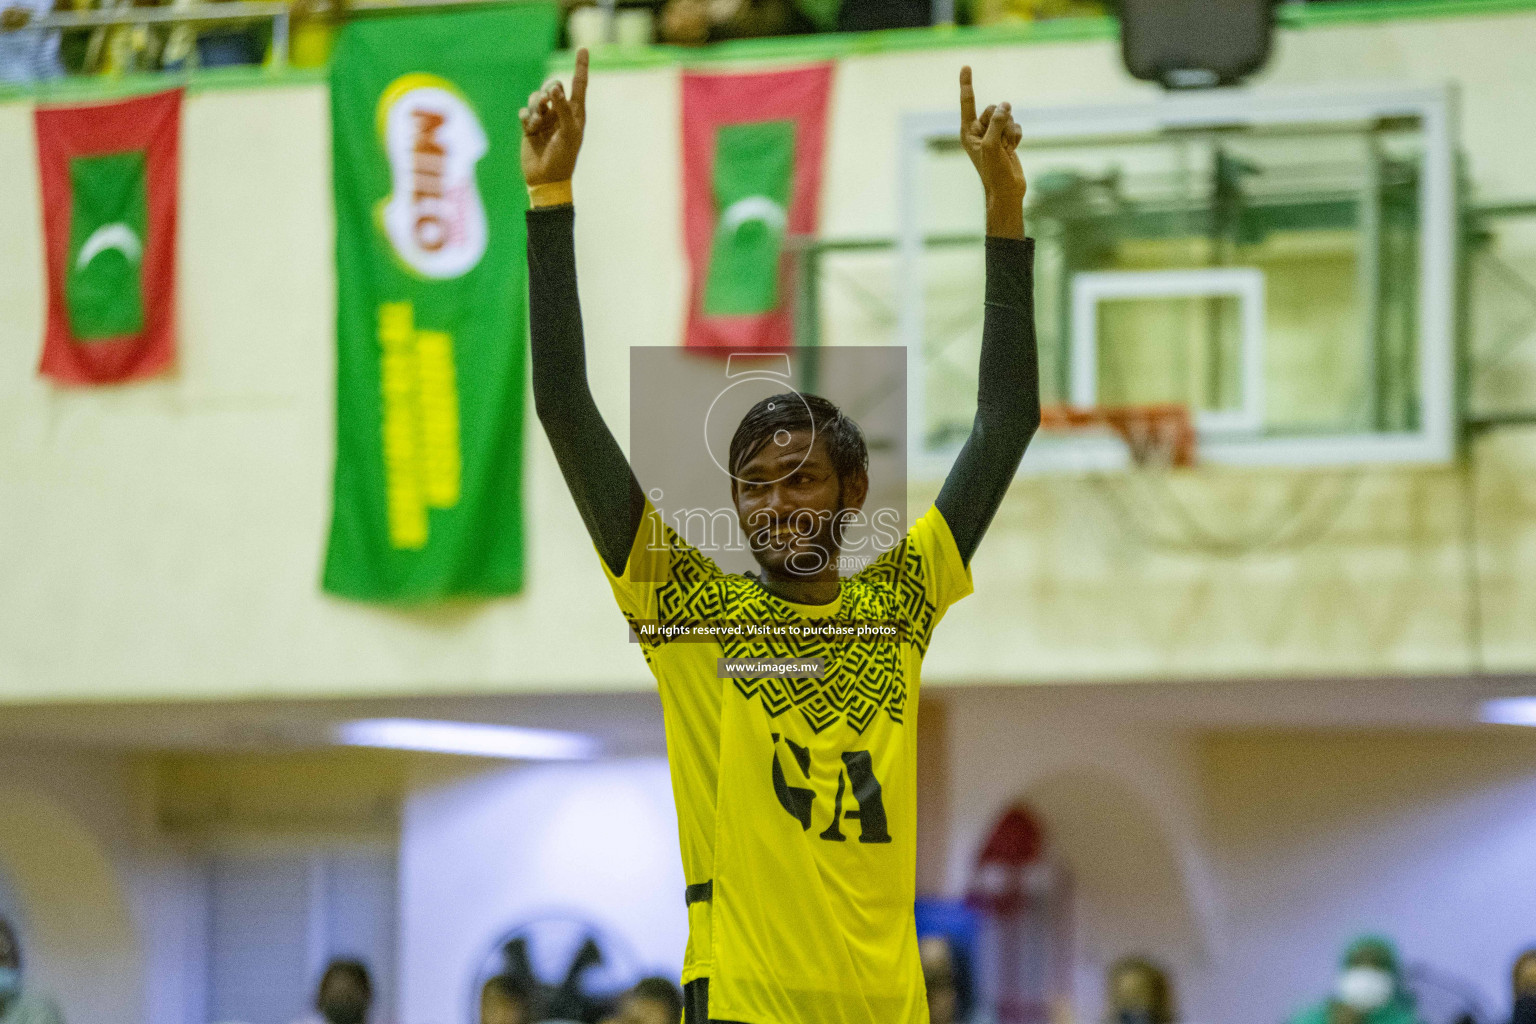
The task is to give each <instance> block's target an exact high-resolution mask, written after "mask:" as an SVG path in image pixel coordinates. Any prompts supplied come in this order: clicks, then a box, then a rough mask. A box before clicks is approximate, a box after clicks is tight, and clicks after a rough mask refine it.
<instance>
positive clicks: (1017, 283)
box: [934, 67, 1040, 565]
mask: <svg viewBox="0 0 1536 1024" xmlns="http://www.w3.org/2000/svg"><path fill="white" fill-rule="evenodd" d="M1022 136H1023V132H1022V130H1021V129H1020V128H1019V126H1018V125H1017V124H1015V123H1014V121H1013V115H1012V112H1011V111H1010V109H1009V105H1008V104H1007V103H1002V104H997V105H993V106H989V107H987V109H986V110H984V111H983V112H982V114H981V116H980V117H977V116H976V94H975V92H974V91H973V90H972V88H971V69H970V68H968V67H967V68H961V69H960V140H961V142H962V143H963V144H964V146H965V151H966V153H967V154H969V155H970V158H971V163H973V164H974V165H975V166H976V171H977V173H979V174H980V175H981V183H982V186H983V188H984V189H985V191H986V197H987V239H986V248H987V283H986V309H985V313H984V320H983V323H982V328H981V366H980V368H979V371H978V373H977V377H978V380H979V383H978V385H977V389H976V420H975V422H974V423H973V424H972V426H971V435H970V437H968V438H966V441H965V446H964V447H963V448H961V449H960V455H959V457H958V458H957V459H956V460H955V464H954V466H953V467H951V468H950V471H949V476H948V477H946V478H945V480H944V487H943V489H942V490H940V491H939V496H938V499H937V500H936V501H935V502H934V504H935V505H937V506H938V509H939V512H940V514H942V515H943V516H944V521H945V522H946V523H948V524H949V530H950V533H952V534H953V535H954V538H955V545H956V546H957V547H958V548H959V549H960V557H961V558H962V559H963V560H964V561H965V563H966V564H967V565H969V564H970V561H971V556H972V555H973V554H975V553H976V546H977V545H978V544H980V543H981V538H982V535H983V534H985V533H986V532H987V526H988V525H989V524H990V523H991V522H992V517H993V515H995V514H996V513H997V509H998V506H999V505H1001V504H1002V501H1003V495H1004V494H1006V493H1007V492H1008V485H1009V484H1010V483H1011V482H1012V481H1013V476H1014V473H1015V472H1017V471H1018V468H1019V460H1020V459H1022V458H1023V457H1024V449H1025V448H1027V447H1028V446H1029V441H1030V438H1032V437H1034V435H1035V430H1036V429H1037V428H1038V427H1039V426H1040V363H1039V356H1038V354H1037V352H1036V349H1035V307H1034V255H1035V247H1034V242H1033V240H1031V239H1027V238H1025V237H1024V188H1025V182H1024V170H1023V168H1022V167H1021V166H1020V164H1019V157H1018V153H1017V152H1016V149H1017V147H1018V144H1019V140H1020V138H1022Z"/></svg>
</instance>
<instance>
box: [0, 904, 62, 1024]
mask: <svg viewBox="0 0 1536 1024" xmlns="http://www.w3.org/2000/svg"><path fill="white" fill-rule="evenodd" d="M63 1021H64V1018H63V1017H62V1016H60V1014H59V1008H58V1007H57V1006H56V1005H55V1004H54V1002H53V1000H52V999H49V998H48V997H47V996H45V995H42V994H41V993H37V992H33V991H32V990H31V989H28V988H26V987H25V986H23V985H22V983H21V944H20V943H19V942H18V941H17V940H16V930H15V929H14V928H12V927H11V922H9V921H7V920H6V919H5V918H3V917H0V1024H63Z"/></svg>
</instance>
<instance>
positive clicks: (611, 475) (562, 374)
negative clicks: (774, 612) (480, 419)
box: [528, 205, 645, 575]
mask: <svg viewBox="0 0 1536 1024" xmlns="http://www.w3.org/2000/svg"><path fill="white" fill-rule="evenodd" d="M575 223H576V211H575V208H574V207H572V206H569V205H567V206H553V207H543V208H540V209H536V210H529V211H528V323H529V333H530V335H531V337H532V345H533V405H534V409H535V410H536V411H537V412H538V414H539V422H540V423H542V424H543V425H544V433H545V434H547V435H548V436H549V445H550V447H551V448H553V449H554V451H555V461H557V462H558V463H559V464H560V472H561V473H562V474H563V475H564V476H565V483H566V486H568V487H569V488H570V490H571V497H572V498H573V499H575V502H576V508H577V509H578V510H579V511H580V512H581V519H582V522H584V523H586V524H587V532H588V533H589V534H590V535H591V536H592V542H593V544H595V545H596V546H597V550H598V553H599V554H601V555H602V558H603V561H604V562H606V563H607V564H608V568H609V569H611V570H612V571H613V573H614V574H615V575H618V574H620V573H622V572H623V571H624V566H625V563H626V562H628V560H629V550H630V548H631V547H632V546H633V545H634V540H635V534H636V533H637V532H639V529H640V518H641V516H642V514H643V513H644V511H645V495H644V493H643V492H642V491H641V490H640V483H639V481H638V480H636V479H635V474H634V471H633V470H632V469H631V468H630V465H629V460H628V459H626V458H625V457H624V451H623V449H621V448H620V447H619V442H618V441H617V440H615V439H614V436H613V432H612V431H610V430H609V429H608V425H607V424H606V423H604V422H603V416H602V413H601V412H599V411H598V408H597V402H595V401H594V400H593V398H592V389H591V387H590V385H589V384H588V383H587V359H586V352H585V351H584V348H583V341H582V330H581V304H580V301H579V299H578V297H577V292H576V242H575Z"/></svg>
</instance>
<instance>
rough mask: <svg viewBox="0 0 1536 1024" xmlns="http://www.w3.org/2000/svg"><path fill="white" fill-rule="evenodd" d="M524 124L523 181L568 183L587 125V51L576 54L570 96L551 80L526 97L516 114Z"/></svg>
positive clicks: (583, 49)
mask: <svg viewBox="0 0 1536 1024" xmlns="http://www.w3.org/2000/svg"><path fill="white" fill-rule="evenodd" d="M517 116H518V118H519V119H520V120H521V121H522V122H523V148H522V160H523V180H524V181H525V182H527V183H528V184H529V185H544V184H547V183H549V182H552V181H569V180H570V178H571V175H572V174H574V173H575V171H576V154H577V153H579V152H581V134H582V132H583V131H584V130H585V129H586V126H587V51H586V48H585V47H583V48H582V49H580V50H577V51H576V74H575V75H574V76H572V78H571V95H570V97H569V98H567V97H566V95H565V86H563V85H561V84H560V82H559V81H558V80H557V81H554V82H551V83H550V84H548V85H546V86H545V87H544V88H542V89H540V90H539V91H538V92H536V93H534V94H533V95H532V96H529V97H528V105H527V106H526V107H524V108H523V109H522V110H520V111H518V114H517Z"/></svg>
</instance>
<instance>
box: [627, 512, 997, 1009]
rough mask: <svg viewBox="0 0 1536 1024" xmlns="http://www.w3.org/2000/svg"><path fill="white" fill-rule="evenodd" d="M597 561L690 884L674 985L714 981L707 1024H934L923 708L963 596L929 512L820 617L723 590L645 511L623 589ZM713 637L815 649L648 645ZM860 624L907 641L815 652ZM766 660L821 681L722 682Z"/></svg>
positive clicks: (957, 567)
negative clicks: (651, 712) (790, 633)
mask: <svg viewBox="0 0 1536 1024" xmlns="http://www.w3.org/2000/svg"><path fill="white" fill-rule="evenodd" d="M599 562H600V563H601V564H602V565H603V572H604V574H605V575H606V576H607V578H608V581H609V583H610V584H611V585H612V587H613V593H614V596H615V597H616V598H617V600H618V604H619V608H620V610H621V611H622V612H623V614H624V617H625V618H626V619H627V620H629V624H630V627H631V631H632V639H634V638H637V637H638V638H639V642H640V647H641V651H642V653H643V654H644V656H645V660H646V662H647V664H648V665H649V666H650V669H651V672H652V674H654V675H655V677H656V681H657V683H658V685H659V687H660V691H661V700H662V707H663V711H664V714H665V720H666V739H667V758H668V761H669V764H670V768H671V775H672V789H673V796H674V799H675V801H676V804H677V818H678V831H679V835H680V838H681V846H682V856H683V871H684V875H685V878H686V880H687V882H688V894H687V898H688V932H689V938H688V949H687V953H686V956H685V959H684V966H683V981H684V982H685V983H686V982H689V981H693V980H695V979H698V978H708V979H709V1016H710V1018H711V1019H718V1020H725V1021H739V1022H741V1024H927V1021H928V1004H927V998H926V993H925V991H924V988H923V975H922V968H921V965H920V964H919V961H918V953H917V933H916V928H915V925H914V921H913V901H914V898H915V895H916V894H915V885H916V881H915V856H916V841H915V840H916V835H915V833H916V807H917V801H916V785H915V775H916V747H917V728H916V726H917V721H916V717H917V703H918V701H917V697H918V689H919V685H920V669H921V665H922V660H923V656H924V654H926V653H927V649H928V642H929V638H930V636H931V634H932V631H933V628H934V627H935V626H936V625H937V624H938V622H939V620H940V619H941V618H942V617H943V615H944V612H945V610H946V609H947V608H948V607H949V606H950V605H951V604H953V603H954V602H955V601H958V600H959V599H960V598H962V597H964V596H966V595H967V594H969V593H970V592H971V575H970V569H969V567H967V566H966V565H965V563H964V561H963V560H962V559H961V557H960V552H959V550H958V549H957V548H956V546H955V541H954V538H953V536H951V534H950V531H949V526H948V524H947V523H946V522H945V521H944V517H943V516H942V515H941V514H940V513H939V511H938V509H937V508H930V509H929V510H928V512H927V513H926V514H925V515H924V516H923V517H922V518H920V519H918V520H917V521H916V522H915V523H914V524H913V525H912V527H911V529H910V530H909V531H908V532H907V534H906V537H905V538H904V540H903V541H902V542H901V543H899V544H897V545H896V546H895V547H893V548H891V549H890V550H889V551H886V552H885V553H884V554H882V555H881V556H880V557H879V558H877V559H875V560H874V561H873V562H871V563H870V564H869V565H868V566H866V567H865V568H864V569H863V570H862V571H861V572H859V573H858V574H856V575H854V576H851V577H847V578H845V579H843V580H841V581H840V585H839V594H838V597H837V599H836V600H834V601H832V602H830V603H828V604H824V605H804V604H794V603H791V602H788V601H784V600H781V599H780V598H777V597H775V596H773V595H772V594H770V593H769V592H768V591H766V590H765V589H763V587H762V586H761V585H760V584H759V583H758V582H757V581H756V580H754V579H752V578H751V577H749V576H746V575H731V574H727V573H724V572H722V571H721V569H720V568H719V567H718V566H717V565H716V564H715V562H714V560H713V559H711V558H709V557H708V556H706V555H705V554H703V553H702V552H700V551H699V550H698V549H697V548H695V547H693V546H692V545H690V544H689V543H688V542H687V541H686V540H684V539H683V538H682V537H681V536H679V535H678V534H677V533H676V532H675V531H674V530H672V528H671V527H669V526H668V525H667V524H666V522H665V520H664V519H663V517H662V516H661V514H660V513H658V512H657V510H656V509H655V507H654V506H652V505H651V503H650V502H646V505H645V513H644V517H643V519H642V521H641V527H640V529H639V530H638V531H637V533H636V537H635V543H634V546H633V547H632V548H631V550H630V553H629V557H628V561H627V563H626V565H625V569H624V573H623V575H614V573H613V572H612V571H611V570H610V569H609V568H608V565H607V563H606V562H604V561H603V560H602V559H601V558H599ZM708 621H715V622H721V623H741V622H764V623H787V624H790V626H789V627H786V628H790V627H792V628H794V629H797V630H799V629H804V630H805V631H806V632H814V633H816V634H817V635H815V636H812V637H808V638H785V637H784V636H783V635H772V636H761V635H753V634H752V633H751V631H748V632H747V633H746V634H740V635H732V636H720V637H718V638H714V639H709V640H700V639H694V638H676V637H671V638H668V637H658V636H656V635H655V633H654V630H652V631H651V634H650V635H649V636H648V637H647V635H646V630H645V626H646V624H647V623H656V622H661V623H668V622H693V623H698V622H708ZM860 622H866V623H875V622H883V623H892V622H897V623H899V624H900V625H901V626H902V627H903V628H904V636H903V637H902V638H901V639H900V640H899V641H897V642H893V641H891V640H889V639H879V638H877V639H862V640H861V639H842V638H837V637H835V636H833V637H829V636H827V635H826V634H828V633H834V634H835V633H836V632H837V629H836V628H834V627H836V624H838V623H844V624H849V623H860ZM801 624H803V625H801ZM811 627H815V628H814V629H813V628H811ZM778 632H779V634H782V632H783V630H782V629H781V630H779V631H778ZM842 632H844V633H846V632H847V627H846V626H845V627H843V628H842ZM762 658H773V659H786V658H798V659H820V661H821V663H822V671H821V674H820V676H819V677H816V676H792V675H782V676H768V675H759V676H751V675H733V674H732V673H734V672H736V671H739V670H741V669H742V666H732V665H729V664H728V662H729V661H732V660H751V659H762ZM722 659H724V660H722ZM758 667H759V668H761V666H758Z"/></svg>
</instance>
